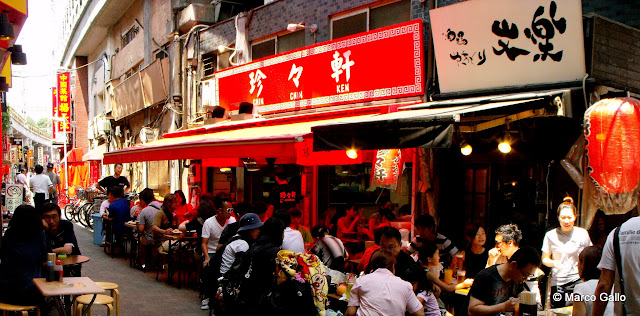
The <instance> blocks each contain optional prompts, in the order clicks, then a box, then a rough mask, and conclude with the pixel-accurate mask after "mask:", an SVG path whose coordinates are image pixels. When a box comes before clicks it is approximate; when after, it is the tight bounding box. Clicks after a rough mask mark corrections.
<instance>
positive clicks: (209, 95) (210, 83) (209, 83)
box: [200, 79, 216, 107]
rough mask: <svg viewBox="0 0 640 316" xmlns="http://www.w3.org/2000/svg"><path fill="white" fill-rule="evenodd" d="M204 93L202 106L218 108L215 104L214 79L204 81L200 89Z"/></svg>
mask: <svg viewBox="0 0 640 316" xmlns="http://www.w3.org/2000/svg"><path fill="white" fill-rule="evenodd" d="M200 92H201V93H202V106H203V107H205V106H216V102H215V98H214V97H215V81H214V80H213V79H209V80H204V81H202V87H201V89H200Z"/></svg>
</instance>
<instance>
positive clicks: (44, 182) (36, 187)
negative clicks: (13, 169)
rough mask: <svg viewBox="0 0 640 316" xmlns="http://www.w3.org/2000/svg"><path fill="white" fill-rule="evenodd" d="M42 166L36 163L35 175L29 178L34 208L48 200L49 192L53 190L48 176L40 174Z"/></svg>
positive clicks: (39, 206)
mask: <svg viewBox="0 0 640 316" xmlns="http://www.w3.org/2000/svg"><path fill="white" fill-rule="evenodd" d="M42 171H44V168H43V167H42V166H41V165H36V175H35V176H33V177H31V179H29V186H30V187H31V192H33V193H34V195H33V203H34V206H35V207H36V210H40V208H41V207H42V206H43V205H44V203H45V202H46V201H47V200H49V192H51V191H53V184H52V183H51V180H50V179H49V177H47V176H45V175H44V174H42Z"/></svg>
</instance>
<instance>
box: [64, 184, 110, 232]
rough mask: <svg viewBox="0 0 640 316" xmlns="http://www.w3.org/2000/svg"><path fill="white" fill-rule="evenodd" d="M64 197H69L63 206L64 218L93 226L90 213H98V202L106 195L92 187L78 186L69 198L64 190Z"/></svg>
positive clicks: (85, 225) (86, 225) (89, 226)
mask: <svg viewBox="0 0 640 316" xmlns="http://www.w3.org/2000/svg"><path fill="white" fill-rule="evenodd" d="M65 191H66V190H65ZM65 198H66V199H69V203H68V204H67V205H65V206H64V208H63V211H64V214H65V217H66V219H67V220H70V221H74V222H76V223H80V225H82V226H84V227H88V228H93V220H92V218H91V215H93V214H96V213H98V211H99V210H100V204H101V203H102V201H104V200H105V199H106V198H107V197H106V196H105V195H104V194H103V193H102V192H100V191H98V190H96V189H93V188H78V190H77V194H76V196H75V197H71V198H69V197H68V195H67V194H66V192H65Z"/></svg>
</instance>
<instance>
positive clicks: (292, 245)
mask: <svg viewBox="0 0 640 316" xmlns="http://www.w3.org/2000/svg"><path fill="white" fill-rule="evenodd" d="M273 217H274V218H277V219H279V220H281V221H282V222H283V223H284V226H285V227H286V228H285V229H284V239H283V240H282V250H291V251H293V252H304V240H303V239H302V233H300V232H299V231H297V230H295V229H291V214H289V212H287V211H286V210H283V209H281V210H277V211H276V212H275V213H273Z"/></svg>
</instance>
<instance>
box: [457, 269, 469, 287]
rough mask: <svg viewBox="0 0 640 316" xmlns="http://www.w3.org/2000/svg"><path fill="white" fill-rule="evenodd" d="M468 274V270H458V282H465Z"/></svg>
mask: <svg viewBox="0 0 640 316" xmlns="http://www.w3.org/2000/svg"><path fill="white" fill-rule="evenodd" d="M466 276H467V271H464V270H458V284H460V283H463V282H464V279H465V278H466Z"/></svg>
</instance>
